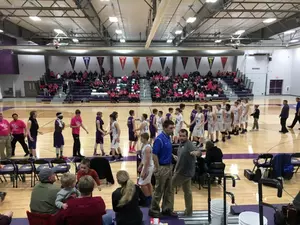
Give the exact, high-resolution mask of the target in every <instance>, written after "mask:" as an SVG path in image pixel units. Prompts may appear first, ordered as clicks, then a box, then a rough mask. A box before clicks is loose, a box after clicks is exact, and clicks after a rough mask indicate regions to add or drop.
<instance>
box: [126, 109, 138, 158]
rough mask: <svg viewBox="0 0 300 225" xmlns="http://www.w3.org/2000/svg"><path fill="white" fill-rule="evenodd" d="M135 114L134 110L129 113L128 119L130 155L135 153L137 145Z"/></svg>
mask: <svg viewBox="0 0 300 225" xmlns="http://www.w3.org/2000/svg"><path fill="white" fill-rule="evenodd" d="M134 116H135V113H134V111H133V110H130V111H129V117H128V119H127V127H128V137H129V153H135V152H136V150H135V147H136V144H137V140H138V137H137V133H136V132H135V118H134Z"/></svg>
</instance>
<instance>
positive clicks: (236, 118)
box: [232, 101, 242, 135]
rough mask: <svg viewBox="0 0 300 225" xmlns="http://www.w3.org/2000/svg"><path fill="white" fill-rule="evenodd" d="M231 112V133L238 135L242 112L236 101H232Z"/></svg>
mask: <svg viewBox="0 0 300 225" xmlns="http://www.w3.org/2000/svg"><path fill="white" fill-rule="evenodd" d="M232 112H233V133H234V135H239V128H240V118H241V114H242V113H241V109H240V107H239V103H238V101H236V102H235V103H234V107H233V109H232Z"/></svg>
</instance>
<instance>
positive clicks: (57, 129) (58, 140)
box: [53, 112, 65, 158]
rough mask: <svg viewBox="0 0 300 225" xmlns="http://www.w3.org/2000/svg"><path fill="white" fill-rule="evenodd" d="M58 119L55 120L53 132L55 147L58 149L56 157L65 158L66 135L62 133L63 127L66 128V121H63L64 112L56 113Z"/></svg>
mask: <svg viewBox="0 0 300 225" xmlns="http://www.w3.org/2000/svg"><path fill="white" fill-rule="evenodd" d="M56 118H57V119H56V120H55V122H54V133H53V140H54V141H53V142H54V148H55V150H56V158H59V157H60V158H63V150H64V145H65V141H64V136H63V134H62V131H63V129H65V123H64V122H63V121H62V119H63V114H62V113H61V112H58V113H56Z"/></svg>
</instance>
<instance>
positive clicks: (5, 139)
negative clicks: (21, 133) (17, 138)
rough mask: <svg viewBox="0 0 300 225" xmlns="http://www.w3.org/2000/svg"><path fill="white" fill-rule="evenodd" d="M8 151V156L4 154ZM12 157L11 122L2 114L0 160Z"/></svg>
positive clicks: (0, 113) (0, 118) (0, 114)
mask: <svg viewBox="0 0 300 225" xmlns="http://www.w3.org/2000/svg"><path fill="white" fill-rule="evenodd" d="M4 150H6V154H5V153H4ZM10 157H11V136H10V129H9V122H8V121H7V120H5V119H3V114H2V112H0V159H1V160H3V159H6V158H10Z"/></svg>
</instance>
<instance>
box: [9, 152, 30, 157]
mask: <svg viewBox="0 0 300 225" xmlns="http://www.w3.org/2000/svg"><path fill="white" fill-rule="evenodd" d="M12 156H15V154H13V155H12ZM27 156H29V152H28V153H26V154H25V155H24V157H27Z"/></svg>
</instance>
